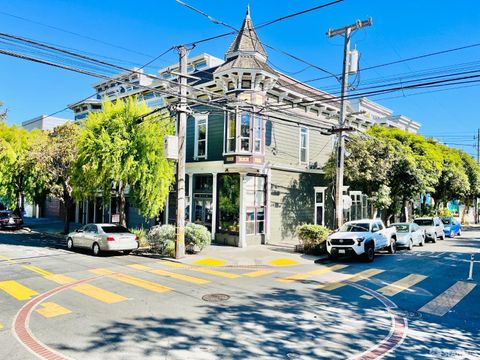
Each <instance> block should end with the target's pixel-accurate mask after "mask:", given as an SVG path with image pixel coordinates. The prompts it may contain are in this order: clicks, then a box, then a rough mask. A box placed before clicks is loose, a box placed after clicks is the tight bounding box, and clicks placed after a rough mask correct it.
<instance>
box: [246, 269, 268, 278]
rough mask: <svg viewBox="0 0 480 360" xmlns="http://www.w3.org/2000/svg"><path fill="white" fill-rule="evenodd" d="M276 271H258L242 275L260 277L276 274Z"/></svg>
mask: <svg viewBox="0 0 480 360" xmlns="http://www.w3.org/2000/svg"><path fill="white" fill-rule="evenodd" d="M274 272H275V271H274V270H258V271H252V272H248V273H246V274H242V276H248V277H258V276H264V275H268V274H272V273H274Z"/></svg>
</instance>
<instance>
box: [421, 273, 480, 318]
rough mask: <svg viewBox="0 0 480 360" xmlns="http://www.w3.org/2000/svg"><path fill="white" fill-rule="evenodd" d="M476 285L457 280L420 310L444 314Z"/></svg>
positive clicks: (438, 314) (433, 313) (439, 314)
mask: <svg viewBox="0 0 480 360" xmlns="http://www.w3.org/2000/svg"><path fill="white" fill-rule="evenodd" d="M475 286H476V284H474V283H471V282H465V281H457V282H456V283H455V284H453V285H452V286H451V287H450V288H448V289H447V290H446V291H444V292H443V293H442V294H440V295H438V296H437V297H436V298H435V299H433V300H432V301H430V302H428V303H427V304H425V305H424V306H422V307H421V308H420V310H419V311H421V312H424V313H427V314H432V315H437V316H443V315H445V314H446V313H448V312H449V311H450V310H451V309H452V308H453V307H454V306H455V305H457V304H458V303H459V302H460V301H461V300H462V299H463V298H464V297H465V296H467V295H468V294H469V293H470V292H471V291H472V290H473V289H474V288H475Z"/></svg>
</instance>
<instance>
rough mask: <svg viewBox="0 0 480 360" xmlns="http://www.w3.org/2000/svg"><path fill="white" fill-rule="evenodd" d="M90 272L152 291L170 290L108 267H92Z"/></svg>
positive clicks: (170, 289)
mask: <svg viewBox="0 0 480 360" xmlns="http://www.w3.org/2000/svg"><path fill="white" fill-rule="evenodd" d="M90 271H91V272H92V273H94V274H97V275H107V276H109V277H110V278H112V279H115V280H118V281H121V282H124V283H126V284H130V285H133V286H137V287H140V288H143V289H146V290H150V291H153V292H157V293H160V292H166V291H172V290H173V289H172V288H169V287H167V286H164V285H161V284H158V283H156V282H153V281H148V280H144V279H140V278H138V277H135V276H131V275H127V274H122V273H115V272H113V271H111V270H108V269H92V270H90Z"/></svg>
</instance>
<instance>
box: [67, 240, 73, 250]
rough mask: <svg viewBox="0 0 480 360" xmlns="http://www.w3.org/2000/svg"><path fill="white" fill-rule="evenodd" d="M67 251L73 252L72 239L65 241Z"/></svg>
mask: <svg viewBox="0 0 480 360" xmlns="http://www.w3.org/2000/svg"><path fill="white" fill-rule="evenodd" d="M67 249H68V250H73V239H72V238H68V239H67Z"/></svg>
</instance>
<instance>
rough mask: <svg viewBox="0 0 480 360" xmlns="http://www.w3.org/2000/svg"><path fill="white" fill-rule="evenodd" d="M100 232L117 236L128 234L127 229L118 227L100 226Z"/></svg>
mask: <svg viewBox="0 0 480 360" xmlns="http://www.w3.org/2000/svg"><path fill="white" fill-rule="evenodd" d="M101 228H102V230H103V231H104V232H106V233H107V234H118V233H128V232H130V231H128V229H127V228H125V227H123V226H120V225H102V226H101Z"/></svg>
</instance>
